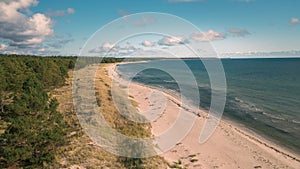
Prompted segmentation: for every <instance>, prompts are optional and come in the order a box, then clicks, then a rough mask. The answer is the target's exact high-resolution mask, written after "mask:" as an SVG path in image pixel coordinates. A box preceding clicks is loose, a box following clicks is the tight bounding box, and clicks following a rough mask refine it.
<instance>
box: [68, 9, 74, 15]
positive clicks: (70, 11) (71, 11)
mask: <svg viewBox="0 0 300 169" xmlns="http://www.w3.org/2000/svg"><path fill="white" fill-rule="evenodd" d="M67 13H68V14H74V13H75V10H74V9H73V8H68V9H67Z"/></svg>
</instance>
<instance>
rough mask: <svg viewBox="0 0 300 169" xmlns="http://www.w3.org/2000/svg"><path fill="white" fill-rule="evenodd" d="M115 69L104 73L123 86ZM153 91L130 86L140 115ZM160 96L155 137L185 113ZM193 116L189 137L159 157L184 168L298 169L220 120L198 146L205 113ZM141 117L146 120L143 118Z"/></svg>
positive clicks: (293, 157) (286, 155)
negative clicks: (162, 103) (162, 101)
mask: <svg viewBox="0 0 300 169" xmlns="http://www.w3.org/2000/svg"><path fill="white" fill-rule="evenodd" d="M122 64H125V63H122ZM116 65H117V64H112V65H110V66H108V67H107V71H108V74H109V76H110V77H111V78H112V79H114V80H117V81H120V82H121V83H122V81H124V79H122V78H121V77H120V75H119V74H118V73H117V72H116ZM155 90H157V89H155V88H152V87H148V86H145V85H141V84H137V83H134V82H131V84H130V88H129V89H128V92H129V94H130V96H132V97H133V98H134V101H135V102H137V103H138V107H137V108H138V111H139V112H146V111H147V110H149V109H151V108H152V109H153V106H155V105H150V104H151V103H150V102H149V100H148V98H149V96H150V95H151V93H152V92H154V91H155ZM163 95H164V96H165V97H166V98H167V105H166V106H165V109H164V110H163V114H162V115H161V116H160V117H159V118H158V119H156V120H154V121H153V122H152V123H151V126H152V134H153V135H154V136H158V135H160V134H161V133H163V132H164V131H165V130H167V129H169V128H170V127H171V126H172V124H173V123H174V121H175V120H176V118H177V114H178V113H177V112H178V111H179V110H180V109H184V108H183V107H182V106H181V103H180V99H178V98H174V96H171V95H170V94H168V93H165V92H163ZM156 99H157V100H160V99H162V98H159V97H158V98H156ZM151 106H152V107H151ZM186 111H191V110H188V109H187V110H186ZM174 112H175V113H174ZM192 113H194V115H195V116H197V120H196V122H195V124H194V126H193V128H192V130H191V131H190V133H188V135H187V136H186V137H185V138H184V139H183V140H182V141H181V142H180V143H177V144H176V146H175V147H173V148H172V149H171V150H170V151H168V152H166V153H163V154H162V155H161V156H163V157H164V158H165V159H166V160H167V161H168V162H169V163H170V164H175V165H180V166H183V167H184V166H185V167H187V168H300V160H299V159H300V157H299V155H297V154H294V153H292V152H289V151H287V150H285V149H284V148H282V147H280V146H278V145H275V144H274V143H272V142H270V141H268V140H265V139H262V138H259V137H256V136H255V135H254V134H252V133H250V132H249V131H247V130H245V129H243V128H242V127H239V126H238V125H236V124H234V123H231V122H230V121H229V122H228V121H227V120H226V121H225V120H221V122H220V124H219V126H218V127H217V129H216V131H215V132H214V134H213V135H212V136H211V138H210V139H209V140H208V141H207V142H205V143H204V144H199V143H198V137H199V133H200V131H201V127H202V126H203V123H204V120H205V118H207V112H205V111H203V110H193V111H192ZM144 116H145V117H147V115H146V114H144Z"/></svg>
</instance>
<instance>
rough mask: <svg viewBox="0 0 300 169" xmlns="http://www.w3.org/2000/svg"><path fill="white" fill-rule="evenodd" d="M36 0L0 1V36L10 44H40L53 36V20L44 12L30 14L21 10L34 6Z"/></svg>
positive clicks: (20, 46) (26, 45)
mask: <svg viewBox="0 0 300 169" xmlns="http://www.w3.org/2000/svg"><path fill="white" fill-rule="evenodd" d="M37 4H38V1H37V0H4V1H1V2H0V38H2V39H6V40H8V43H9V45H10V46H17V47H19V48H24V47H28V46H32V45H36V44H40V43H41V42H43V41H44V40H45V38H47V37H50V36H53V35H54V31H53V29H52V27H53V22H52V20H51V18H49V17H47V16H46V15H44V14H41V13H36V14H33V15H31V16H28V15H25V14H23V13H22V12H21V11H26V10H29V8H30V7H31V6H36V5H37Z"/></svg>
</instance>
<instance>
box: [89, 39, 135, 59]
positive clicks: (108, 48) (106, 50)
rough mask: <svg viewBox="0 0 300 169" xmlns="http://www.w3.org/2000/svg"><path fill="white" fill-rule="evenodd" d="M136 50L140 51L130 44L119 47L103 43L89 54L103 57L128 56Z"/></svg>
mask: <svg viewBox="0 0 300 169" xmlns="http://www.w3.org/2000/svg"><path fill="white" fill-rule="evenodd" d="M138 50H140V49H139V48H136V47H134V46H132V45H130V44H126V45H123V46H119V45H115V44H112V43H110V42H104V43H103V44H102V45H101V46H99V47H97V48H95V49H92V50H90V51H89V53H92V54H100V55H105V56H128V55H131V54H132V53H134V52H136V51H138Z"/></svg>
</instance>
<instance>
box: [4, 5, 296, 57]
mask: <svg viewBox="0 0 300 169" xmlns="http://www.w3.org/2000/svg"><path fill="white" fill-rule="evenodd" d="M299 8H300V1H298V0H151V1H137V0H136V1H133V0H132V1H124V0H102V1H99V0H85V1H82V0H81V1H80V0H51V1H50V0H0V53H3V54H33V55H47V56H49V55H50V56H52V55H62V56H69V55H72V56H73V55H92V56H94V55H95V56H99V55H105V56H158V55H159V56H164V55H176V56H193V55H201V56H214V55H215V54H218V55H219V56H223V57H241V56H244V57H253V56H258V57H268V56H269V57H278V56H279V57H289V56H300V10H299ZM145 12H146V13H145ZM149 12H151V13H149ZM149 32H155V33H153V34H151V33H149ZM129 33H130V34H129ZM137 33H139V34H138V35H137ZM125 35H127V36H125ZM188 48H192V50H191V49H188ZM191 51H194V52H191ZM195 51H196V52H195Z"/></svg>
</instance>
